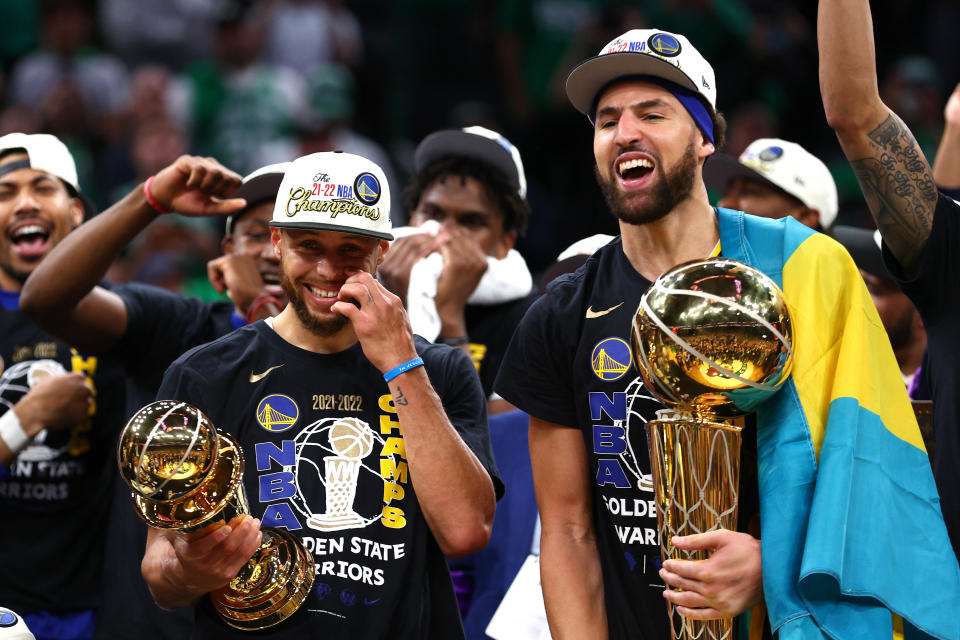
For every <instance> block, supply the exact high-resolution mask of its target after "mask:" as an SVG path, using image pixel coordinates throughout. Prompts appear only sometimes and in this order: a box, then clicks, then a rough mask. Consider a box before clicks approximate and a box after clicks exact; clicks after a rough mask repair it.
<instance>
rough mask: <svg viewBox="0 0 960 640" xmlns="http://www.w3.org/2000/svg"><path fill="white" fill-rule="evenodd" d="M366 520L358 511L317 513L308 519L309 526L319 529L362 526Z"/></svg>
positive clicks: (333, 529) (336, 529) (330, 529)
mask: <svg viewBox="0 0 960 640" xmlns="http://www.w3.org/2000/svg"><path fill="white" fill-rule="evenodd" d="M365 524H366V521H365V520H364V519H363V518H362V517H360V516H359V515H357V514H356V513H344V514H341V515H327V514H322V515H315V516H313V517H312V518H310V519H308V520H307V526H308V527H310V528H311V529H316V530H317V531H339V530H340V529H353V528H354V527H362V526H363V525H365Z"/></svg>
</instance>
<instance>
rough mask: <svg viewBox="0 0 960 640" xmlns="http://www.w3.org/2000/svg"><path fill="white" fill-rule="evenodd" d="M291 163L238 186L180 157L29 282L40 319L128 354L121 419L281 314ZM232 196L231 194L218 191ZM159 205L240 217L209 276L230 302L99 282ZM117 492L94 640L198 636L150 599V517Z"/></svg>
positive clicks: (32, 308) (229, 226)
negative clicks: (200, 354)
mask: <svg viewBox="0 0 960 640" xmlns="http://www.w3.org/2000/svg"><path fill="white" fill-rule="evenodd" d="M286 167H287V164H280V165H270V166H267V167H263V168H262V169H260V170H258V171H256V172H254V173H253V174H251V175H250V176H247V177H246V178H245V179H244V180H243V182H242V183H240V179H239V176H237V175H236V174H234V173H233V172H231V171H229V170H227V169H225V168H224V167H222V166H221V165H219V164H218V163H216V162H215V161H212V160H209V159H202V158H193V157H186V156H185V157H182V158H179V159H178V160H177V161H176V162H175V163H174V164H172V165H171V166H169V167H167V168H165V169H164V170H162V171H160V172H159V173H158V174H157V176H156V177H155V178H153V179H152V181H151V182H150V188H149V189H148V190H144V189H143V188H142V187H139V188H137V189H135V190H134V191H133V192H131V193H130V194H129V195H128V196H127V197H126V198H124V199H123V200H121V201H120V202H119V203H117V204H116V205H114V206H113V207H111V208H110V209H108V210H107V211H104V212H103V213H101V214H99V215H98V216H96V217H95V218H93V219H92V220H90V221H88V222H86V223H85V224H83V225H81V226H80V227H79V228H78V229H77V230H76V231H75V232H74V234H75V235H71V237H70V242H64V243H60V244H59V245H58V246H57V247H56V249H55V250H54V251H52V252H51V253H50V255H49V256H48V257H47V259H46V260H45V261H44V264H45V266H44V265H41V266H42V267H43V268H39V267H38V268H37V270H36V272H35V274H34V276H33V277H31V278H30V280H29V281H28V283H27V284H26V286H25V287H24V293H23V299H22V306H23V308H24V310H25V311H26V312H27V313H29V314H30V315H31V317H32V318H33V319H34V320H36V321H37V322H38V323H39V324H40V325H41V326H43V327H45V328H46V329H47V330H49V331H50V332H51V333H53V334H55V335H57V336H58V337H60V338H61V339H63V340H65V341H67V342H68V343H69V344H72V345H74V346H77V347H78V348H81V349H88V350H89V352H90V353H94V354H115V355H116V356H117V358H118V359H120V360H121V361H122V363H123V368H124V374H125V375H126V378H127V385H128V392H129V397H128V400H127V406H126V410H125V411H124V412H123V415H122V416H118V418H117V420H118V422H119V425H118V427H119V426H122V424H123V422H124V421H125V418H126V417H127V416H129V415H131V414H132V413H133V412H134V411H136V409H138V408H139V407H141V406H143V405H144V404H146V403H147V402H149V401H150V400H152V399H153V398H154V396H155V395H156V391H157V388H158V387H159V386H160V379H161V376H162V375H163V372H164V370H165V369H166V368H167V366H169V364H170V363H171V362H173V360H174V359H176V358H177V357H179V356H180V355H181V354H182V353H183V352H185V351H186V350H187V349H190V348H192V347H194V346H196V345H199V344H203V343H205V342H209V341H211V340H213V339H215V338H218V337H220V336H222V335H225V334H227V333H229V332H230V331H233V330H234V329H236V328H238V327H241V326H244V325H246V324H247V321H248V319H253V318H255V317H266V316H268V315H274V314H276V313H278V312H279V310H280V308H281V307H282V304H283V301H284V300H285V299H286V298H285V296H284V295H283V291H282V289H281V288H280V286H279V271H278V263H277V260H276V257H275V256H274V255H273V248H272V246H271V245H270V240H269V238H270V236H269V227H268V226H267V225H268V224H269V221H270V218H271V216H272V214H273V202H274V199H275V198H276V193H277V188H278V187H279V186H280V180H281V179H282V177H283V172H284V170H285V169H286ZM238 184H239V188H237V185H238ZM235 189H236V192H235V193H234V190H235ZM148 192H149V194H150V198H152V199H153V203H151V202H150V200H149V199H148V197H147V193H148ZM231 194H233V196H234V199H233V200H230V201H219V200H217V199H216V197H217V196H222V197H226V196H228V195H231ZM239 198H243V200H239ZM158 208H159V209H160V210H167V209H171V208H175V209H176V210H177V211H178V212H181V213H183V214H185V215H222V214H224V213H230V214H231V215H230V216H229V217H228V218H227V223H226V230H227V233H226V236H225V237H224V242H223V249H224V255H223V256H222V257H220V258H217V259H216V260H214V261H212V262H211V263H210V265H209V266H208V272H209V275H210V280H211V282H212V283H213V284H214V286H216V287H217V288H218V289H220V290H221V291H223V290H224V289H225V290H226V292H227V294H228V295H229V296H230V298H231V300H230V302H212V303H208V302H203V301H201V300H199V299H196V298H185V297H183V296H180V295H178V294H175V293H172V292H170V291H167V290H165V289H160V288H157V287H152V286H148V285H142V284H138V283H130V284H124V285H117V286H115V287H113V288H112V289H111V290H109V291H108V290H106V289H104V288H103V287H101V286H98V285H97V282H98V281H99V280H100V279H101V278H102V277H103V276H104V274H105V272H106V269H107V268H108V267H109V265H110V263H111V262H112V261H113V260H114V259H115V258H116V257H117V256H118V255H119V253H120V251H121V250H122V249H123V247H124V246H126V244H127V243H128V242H129V241H130V240H131V239H132V238H133V237H134V236H136V234H137V233H139V232H140V231H142V230H143V229H144V228H145V227H146V226H147V225H148V224H149V223H150V222H151V221H152V220H153V219H154V218H155V217H156V216H157V215H159V211H158ZM47 260H48V261H49V262H47ZM113 489H114V490H113V498H112V508H111V512H110V522H109V526H108V528H107V533H106V536H107V541H108V548H109V549H110V552H109V554H108V555H107V557H106V559H105V564H104V586H103V589H104V599H103V603H102V605H101V607H100V609H99V611H98V613H97V626H96V632H95V635H94V637H97V638H104V639H109V640H144V638H164V639H167V638H169V639H171V640H172V639H173V638H182V637H184V636H187V635H189V633H190V628H191V625H192V615H191V612H187V611H184V612H177V613H173V612H165V611H162V610H160V609H158V608H157V607H156V605H155V604H154V603H153V601H152V599H151V598H150V594H149V592H148V591H147V589H146V585H145V584H144V583H143V578H142V577H141V576H140V570H139V559H140V558H141V557H142V555H143V547H144V544H145V542H146V525H145V524H144V523H143V522H142V521H140V519H139V518H138V517H137V516H136V514H135V512H134V510H133V508H132V507H131V505H130V494H129V490H128V489H127V487H126V486H125V485H124V484H123V483H122V482H116V483H115V485H114V488H113Z"/></svg>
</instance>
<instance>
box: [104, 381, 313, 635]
mask: <svg viewBox="0 0 960 640" xmlns="http://www.w3.org/2000/svg"><path fill="white" fill-rule="evenodd" d="M117 461H118V463H119V465H120V473H121V475H122V476H123V479H124V481H126V483H127V484H128V485H130V488H131V489H132V490H133V494H132V497H133V503H134V507H135V509H136V511H137V515H139V516H140V517H141V518H142V519H143V520H144V521H146V523H147V524H148V525H150V526H151V527H155V528H157V529H173V530H176V531H179V532H181V533H183V534H191V533H193V532H195V531H198V530H199V529H202V528H203V527H206V526H208V525H211V524H214V523H223V524H226V523H227V522H229V521H230V519H231V518H233V517H234V516H237V515H243V514H249V513H250V507H249V505H248V503H247V496H246V493H245V492H244V490H243V451H242V450H241V449H240V444H239V443H238V442H237V441H236V440H235V439H234V438H233V437H232V436H230V435H229V434H226V433H222V432H221V431H219V430H218V429H217V428H216V427H214V426H213V424H212V423H211V422H210V420H208V419H207V416H205V415H204V414H203V412H202V411H200V410H199V409H197V408H196V407H192V406H190V405H188V404H186V403H183V402H178V401H175V400H159V401H157V402H153V403H151V404H148V405H147V406H145V407H143V408H142V409H140V410H139V411H138V412H137V413H135V414H134V415H133V417H132V418H130V420H129V422H127V425H126V426H125V427H124V429H123V432H122V433H121V434H120V443H119V446H118V451H117ZM261 531H262V533H263V539H262V541H261V543H260V547H259V548H258V549H257V551H256V552H255V553H254V554H253V557H251V558H250V560H249V561H248V562H247V564H246V565H244V567H243V568H242V569H240V572H239V573H238V574H237V577H236V578H234V579H233V580H232V581H230V583H229V584H227V585H226V586H225V587H223V588H221V589H219V590H217V591H213V592H211V593H210V600H211V601H212V602H213V606H214V607H215V608H216V610H217V613H219V614H220V617H221V618H222V619H223V621H224V622H226V623H227V624H228V625H230V626H232V627H235V628H237V629H244V630H255V629H265V628H267V627H272V626H273V625H276V624H279V623H280V622H282V621H283V620H285V619H287V618H288V617H290V616H291V615H293V613H294V612H295V611H296V610H297V609H298V608H299V607H300V605H301V604H303V602H304V601H305V600H306V598H307V596H308V595H309V594H310V588H311V587H312V586H313V578H314V564H313V556H312V555H311V554H310V552H309V551H308V550H307V549H306V548H304V546H303V545H302V544H300V542H299V541H298V540H297V539H296V538H295V537H293V536H292V535H291V534H290V533H288V532H287V531H286V530H284V529H278V528H274V527H263V528H261Z"/></svg>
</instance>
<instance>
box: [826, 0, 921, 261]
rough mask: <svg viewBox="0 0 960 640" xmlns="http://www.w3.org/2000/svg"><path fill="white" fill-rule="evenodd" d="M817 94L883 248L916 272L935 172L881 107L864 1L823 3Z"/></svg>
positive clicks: (900, 123)
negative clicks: (861, 192) (884, 245)
mask: <svg viewBox="0 0 960 640" xmlns="http://www.w3.org/2000/svg"><path fill="white" fill-rule="evenodd" d="M817 42H818V45H819V50H820V92H821V94H822V96H823V106H824V111H825V112H826V115H827V122H828V123H829V125H830V127H831V128H832V129H833V130H834V132H835V133H836V134H837V138H838V139H839V140H840V145H841V146H842V147H843V152H844V154H846V156H847V159H848V160H849V161H850V165H851V166H852V167H853V170H854V173H855V174H856V176H857V180H858V181H859V183H860V188H861V190H862V191H863V196H864V198H865V199H866V201H867V206H868V207H869V208H870V213H871V214H873V217H874V219H875V220H876V222H877V228H879V229H880V233H881V234H882V235H883V239H884V242H885V243H886V245H887V246H888V247H889V248H890V251H891V252H892V253H893V255H894V257H896V259H897V261H898V262H899V263H900V266H901V267H902V269H903V271H904V274H905V275H906V276H907V277H910V276H912V275H914V274H915V273H916V270H917V268H918V267H919V260H920V256H921V253H922V252H923V248H924V246H926V243H927V238H929V237H930V229H931V228H932V225H933V212H934V209H935V207H936V204H937V189H936V185H935V183H934V180H933V171H932V169H931V168H930V165H929V164H928V163H927V161H926V159H925V158H924V156H923V153H922V152H921V150H920V146H919V145H918V144H917V141H916V139H914V137H913V134H911V133H910V130H909V129H908V128H907V127H906V125H905V124H904V123H903V121H902V120H901V119H900V118H898V117H897V115H896V114H894V113H893V112H892V111H890V109H889V108H888V107H887V106H886V105H885V104H883V102H882V101H881V100H880V92H879V89H878V85H877V69H876V63H875V58H876V54H875V49H874V43H873V22H872V19H871V15H870V6H869V4H868V2H867V0H820V5H819V13H818V16H817Z"/></svg>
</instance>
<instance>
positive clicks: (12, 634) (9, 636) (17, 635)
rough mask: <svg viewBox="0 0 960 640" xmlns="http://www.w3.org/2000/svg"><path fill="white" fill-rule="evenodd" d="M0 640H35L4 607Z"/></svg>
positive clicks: (20, 621) (16, 616) (21, 622)
mask: <svg viewBox="0 0 960 640" xmlns="http://www.w3.org/2000/svg"><path fill="white" fill-rule="evenodd" d="M51 173H52V172H51ZM0 640H36V638H35V637H34V635H33V633H31V632H30V629H28V628H27V623H26V622H24V621H23V618H21V617H20V616H18V615H17V614H16V613H14V612H13V611H11V610H10V609H7V608H6V607H0Z"/></svg>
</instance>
